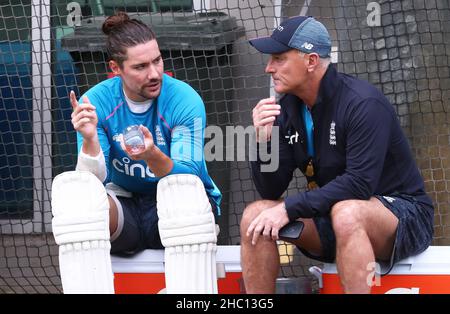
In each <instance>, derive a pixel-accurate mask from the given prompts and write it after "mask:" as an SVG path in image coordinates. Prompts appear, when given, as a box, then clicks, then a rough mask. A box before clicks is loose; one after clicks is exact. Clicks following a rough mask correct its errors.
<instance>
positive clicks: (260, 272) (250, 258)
mask: <svg viewBox="0 0 450 314" xmlns="http://www.w3.org/2000/svg"><path fill="white" fill-rule="evenodd" d="M280 202H281V201H270V200H261V201H256V202H253V203H252V204H250V205H249V206H248V207H247V208H246V209H245V211H244V214H243V217H242V220H241V264H242V273H243V278H244V283H245V289H246V292H247V293H274V292H275V281H276V278H277V276H278V272H279V269H280V256H279V253H278V247H277V243H276V242H275V241H273V240H272V239H271V238H265V237H260V238H259V240H258V242H257V243H256V245H252V243H251V240H252V239H251V237H247V235H246V234H247V229H248V227H249V225H250V224H251V222H252V221H253V219H254V218H255V217H257V216H258V215H259V213H261V212H262V211H263V210H265V209H268V208H271V207H273V206H275V205H276V204H278V203H280ZM302 221H303V222H304V223H305V227H304V229H303V232H302V235H301V236H300V239H299V240H297V241H295V243H294V244H296V245H299V246H301V247H302V248H305V249H306V250H308V251H310V252H313V253H314V254H320V253H321V245H320V239H319V235H318V232H317V229H316V227H315V224H314V222H313V221H312V219H304V220H302Z"/></svg>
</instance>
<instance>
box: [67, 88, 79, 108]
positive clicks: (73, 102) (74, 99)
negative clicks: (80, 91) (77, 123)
mask: <svg viewBox="0 0 450 314" xmlns="http://www.w3.org/2000/svg"><path fill="white" fill-rule="evenodd" d="M69 98H70V104H71V105H72V109H73V110H75V109H76V108H77V106H78V101H77V97H76V96H75V92H74V91H73V90H71V91H70V93H69Z"/></svg>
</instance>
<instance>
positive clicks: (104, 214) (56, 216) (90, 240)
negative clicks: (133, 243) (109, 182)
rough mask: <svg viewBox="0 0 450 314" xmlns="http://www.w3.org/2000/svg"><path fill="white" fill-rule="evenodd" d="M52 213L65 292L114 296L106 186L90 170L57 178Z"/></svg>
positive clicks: (69, 173) (53, 188) (63, 174)
mask: <svg viewBox="0 0 450 314" xmlns="http://www.w3.org/2000/svg"><path fill="white" fill-rule="evenodd" d="M52 213H53V219H52V227H53V235H54V237H55V241H56V243H57V244H58V245H59V269H60V272H61V282H62V286H63V290H64V293H114V284H113V272H112V267H111V257H110V248H111V244H110V242H109V202H108V197H107V195H106V190H105V188H104V186H103V184H102V183H101V182H100V181H99V179H97V177H96V176H95V175H94V174H92V173H90V172H87V171H68V172H64V173H62V174H60V175H58V176H56V177H55V179H54V180H53V184H52Z"/></svg>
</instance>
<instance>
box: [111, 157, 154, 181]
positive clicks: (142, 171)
mask: <svg viewBox="0 0 450 314" xmlns="http://www.w3.org/2000/svg"><path fill="white" fill-rule="evenodd" d="M112 165H113V167H114V168H115V169H116V170H117V171H119V172H120V173H124V174H126V175H127V176H130V177H141V178H142V179H145V177H150V178H154V177H155V174H154V173H153V172H151V171H150V168H149V167H148V166H146V167H144V165H142V164H140V163H133V162H132V160H131V159H130V158H128V157H123V158H122V161H120V160H118V159H116V158H114V159H113V161H112Z"/></svg>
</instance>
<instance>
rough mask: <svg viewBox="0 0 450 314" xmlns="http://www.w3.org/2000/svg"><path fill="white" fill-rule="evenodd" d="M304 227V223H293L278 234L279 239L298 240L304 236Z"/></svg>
mask: <svg viewBox="0 0 450 314" xmlns="http://www.w3.org/2000/svg"><path fill="white" fill-rule="evenodd" d="M304 226H305V224H304V223H303V221H297V220H296V221H292V222H290V223H288V224H287V225H285V226H284V227H283V228H281V229H280V231H279V232H278V237H279V238H280V239H281V240H283V239H286V240H296V239H298V238H299V237H300V235H301V234H302V231H303V227H304Z"/></svg>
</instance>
